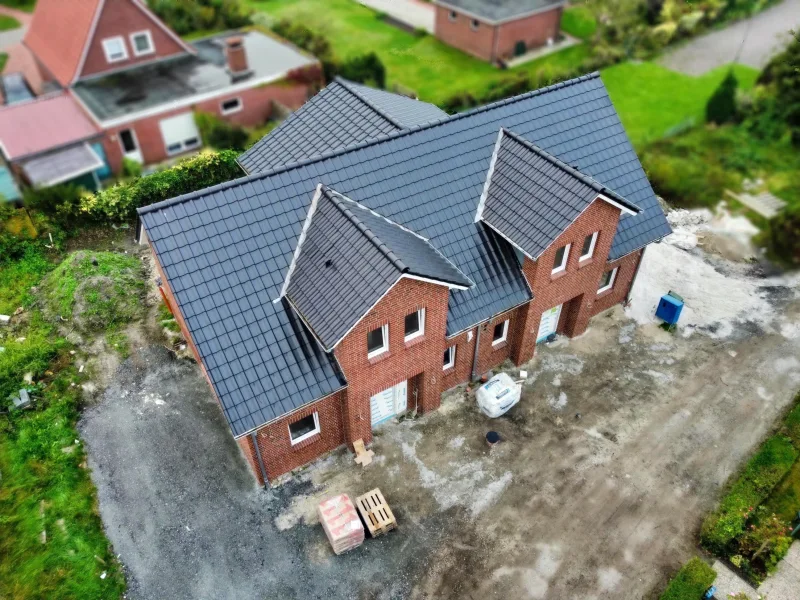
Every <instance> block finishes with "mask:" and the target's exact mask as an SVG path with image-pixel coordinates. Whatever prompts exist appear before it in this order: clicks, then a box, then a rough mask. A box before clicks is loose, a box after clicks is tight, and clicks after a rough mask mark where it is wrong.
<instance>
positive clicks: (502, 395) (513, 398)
mask: <svg viewBox="0 0 800 600" xmlns="http://www.w3.org/2000/svg"><path fill="white" fill-rule="evenodd" d="M521 395H522V386H521V385H520V384H518V383H515V382H514V380H513V379H511V377H510V376H509V375H508V374H507V373H499V374H497V375H495V376H494V377H492V378H491V379H490V380H489V381H487V382H486V383H484V384H483V385H482V386H481V387H479V388H478V391H477V392H475V397H476V398H477V400H478V408H480V409H481V412H482V413H483V414H485V415H486V416H487V417H490V418H492V419H494V418H497V417H499V416H500V415H503V414H505V413H506V412H508V410H509V409H510V408H511V407H512V406H514V405H515V404H517V403H518V402H519V398H520V396H521Z"/></svg>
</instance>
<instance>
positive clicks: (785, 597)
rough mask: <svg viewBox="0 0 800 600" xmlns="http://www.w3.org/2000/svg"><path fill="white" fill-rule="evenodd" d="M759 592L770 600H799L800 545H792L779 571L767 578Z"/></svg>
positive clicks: (796, 543)
mask: <svg viewBox="0 0 800 600" xmlns="http://www.w3.org/2000/svg"><path fill="white" fill-rule="evenodd" d="M758 592H759V594H761V595H762V596H765V597H767V598H768V599H769V600H797V598H798V597H800V543H798V542H795V543H794V544H792V547H791V548H789V553H788V554H787V555H786V557H785V558H784V559H783V560H782V561H781V562H780V564H779V565H778V570H777V571H775V573H773V574H772V575H770V576H769V577H767V579H766V581H764V583H762V584H761V587H759V588H758Z"/></svg>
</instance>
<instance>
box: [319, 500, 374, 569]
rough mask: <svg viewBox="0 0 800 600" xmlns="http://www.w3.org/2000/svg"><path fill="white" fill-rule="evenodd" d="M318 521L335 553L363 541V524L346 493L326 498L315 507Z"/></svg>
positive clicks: (349, 548) (351, 547) (350, 548)
mask: <svg viewBox="0 0 800 600" xmlns="http://www.w3.org/2000/svg"><path fill="white" fill-rule="evenodd" d="M317 512H318V513H319V522H320V523H322V528H323V529H324V530H325V535H327V536H328V541H329V542H330V543H331V546H332V547H333V551H334V552H335V553H336V554H342V553H343V552H347V551H348V550H352V549H353V548H357V547H358V546H360V545H361V544H363V543H364V526H363V525H362V524H361V519H359V517H358V513H356V507H355V506H354V505H353V501H352V500H350V497H349V496H348V495H347V494H341V495H339V496H334V497H333V498H328V499H327V500H324V501H323V502H321V503H320V505H319V506H318V507H317Z"/></svg>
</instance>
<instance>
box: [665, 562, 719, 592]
mask: <svg viewBox="0 0 800 600" xmlns="http://www.w3.org/2000/svg"><path fill="white" fill-rule="evenodd" d="M716 578H717V574H716V572H715V571H714V569H712V568H711V567H709V566H708V565H707V564H706V563H704V562H703V561H702V560H700V559H699V558H697V557H694V558H693V559H691V560H690V561H689V562H687V563H686V564H685V565H683V567H681V570H680V571H678V573H677V574H676V575H675V577H673V578H672V579H671V580H670V582H669V585H668V586H667V589H666V590H664V593H663V594H661V598H660V600H689V599H691V600H696V599H699V598H702V597H703V594H705V592H706V590H707V589H708V588H710V587H711V584H712V583H714V580H715V579H716Z"/></svg>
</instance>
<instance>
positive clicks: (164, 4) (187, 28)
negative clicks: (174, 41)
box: [148, 0, 250, 35]
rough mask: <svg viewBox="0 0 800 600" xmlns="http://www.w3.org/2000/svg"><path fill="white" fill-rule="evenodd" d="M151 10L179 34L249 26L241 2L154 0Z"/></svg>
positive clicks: (248, 15)
mask: <svg viewBox="0 0 800 600" xmlns="http://www.w3.org/2000/svg"><path fill="white" fill-rule="evenodd" d="M148 5H149V7H150V8H151V9H152V10H153V12H155V13H156V14H157V15H158V16H159V17H160V18H161V19H162V20H163V21H164V22H166V23H167V25H169V26H170V27H171V28H172V29H173V30H174V31H175V32H176V33H178V34H179V35H186V34H188V33H193V32H197V31H205V30H221V29H236V28H238V27H244V26H245V25H249V24H250V11H248V10H247V9H245V8H244V6H243V5H242V4H241V3H240V2H239V0H151V1H150V2H149V3H148Z"/></svg>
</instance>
